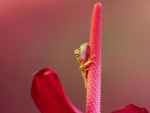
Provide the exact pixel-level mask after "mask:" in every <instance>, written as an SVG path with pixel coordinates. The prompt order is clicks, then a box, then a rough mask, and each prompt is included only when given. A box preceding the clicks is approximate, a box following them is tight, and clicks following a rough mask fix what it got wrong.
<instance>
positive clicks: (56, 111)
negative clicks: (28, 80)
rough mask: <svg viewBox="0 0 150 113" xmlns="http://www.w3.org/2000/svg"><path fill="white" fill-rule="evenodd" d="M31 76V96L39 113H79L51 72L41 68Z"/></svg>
mask: <svg viewBox="0 0 150 113" xmlns="http://www.w3.org/2000/svg"><path fill="white" fill-rule="evenodd" d="M33 75H34V78H33V82H32V87H31V96H32V99H33V100H34V102H35V104H36V106H37V107H38V109H39V110H40V111H41V113H81V111H79V110H78V109H77V108H76V107H75V106H74V105H73V104H72V103H71V102H70V101H69V99H68V98H67V96H66V94H65V92H64V90H63V88H62V85H61V83H60V80H59V78H58V76H57V74H56V73H55V72H54V71H53V70H51V69H49V68H43V69H40V70H39V71H37V72H36V73H34V74H33Z"/></svg>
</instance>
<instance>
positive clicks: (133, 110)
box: [112, 104, 148, 113]
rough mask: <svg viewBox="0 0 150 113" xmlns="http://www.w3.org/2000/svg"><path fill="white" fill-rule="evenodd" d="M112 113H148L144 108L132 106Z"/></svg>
mask: <svg viewBox="0 0 150 113" xmlns="http://www.w3.org/2000/svg"><path fill="white" fill-rule="evenodd" d="M112 113H148V111H147V110H146V109H145V108H139V107H137V106H135V105H133V104H130V105H127V106H126V107H124V108H122V109H119V110H116V111H113V112H112Z"/></svg>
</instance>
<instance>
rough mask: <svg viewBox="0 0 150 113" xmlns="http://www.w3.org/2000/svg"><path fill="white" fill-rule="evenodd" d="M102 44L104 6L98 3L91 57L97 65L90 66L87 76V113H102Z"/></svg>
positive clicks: (91, 32)
mask: <svg viewBox="0 0 150 113" xmlns="http://www.w3.org/2000/svg"><path fill="white" fill-rule="evenodd" d="M101 42H102V5H101V4H100V3H96V4H95V6H94V9H93V14H92V21H91V30H90V43H89V44H90V56H93V55H95V57H94V58H93V59H92V61H93V62H95V64H91V65H90V70H89V72H88V76H87V96H86V113H100V106H101V105H100V99H101V47H102V45H101Z"/></svg>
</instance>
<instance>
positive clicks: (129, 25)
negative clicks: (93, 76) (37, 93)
mask: <svg viewBox="0 0 150 113" xmlns="http://www.w3.org/2000/svg"><path fill="white" fill-rule="evenodd" d="M96 2H97V0H82V1H81V0H76V1H75V0H74V1H70V0H42V1H41V0H21V1H19V0H13V1H12V0H1V1H0V40H1V41H0V51H1V52H0V75H1V77H0V89H1V90H0V113H40V112H39V110H38V108H37V107H36V106H35V104H34V102H33V100H32V98H31V96H30V88H31V83H32V79H33V76H31V73H33V72H35V71H37V70H39V69H40V68H43V67H49V68H52V69H53V70H55V71H56V73H57V74H58V75H59V78H60V80H61V82H62V85H63V87H64V89H65V91H66V93H67V95H68V96H69V98H70V100H71V101H72V103H73V104H75V106H77V108H79V109H80V110H82V111H83V112H85V97H86V96H85V95H86V91H85V88H84V82H83V79H82V76H81V74H80V72H79V70H78V63H77V61H76V59H75V56H74V54H73V51H74V49H76V48H78V47H79V45H80V44H82V43H83V42H88V41H89V33H90V24H91V16H92V10H93V6H94V4H95V3H96ZM99 2H101V3H102V5H103V34H102V35H103V41H102V103H101V105H102V107H101V109H102V113H110V112H111V111H113V110H116V109H119V108H121V107H124V106H126V105H128V104H130V103H132V104H135V105H137V106H139V107H145V108H147V109H148V111H150V88H149V86H150V22H149V20H150V1H149V0H142V1H141V0H130V1H125V0H124V1H123V0H111V1H110V0H109V1H108V0H107V1H106V0H99Z"/></svg>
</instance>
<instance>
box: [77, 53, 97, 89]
mask: <svg viewBox="0 0 150 113" xmlns="http://www.w3.org/2000/svg"><path fill="white" fill-rule="evenodd" d="M93 57H95V55H93V56H92V57H90V58H89V59H88V61H87V62H85V63H84V64H83V65H81V66H80V67H79V70H80V71H81V74H82V76H83V79H84V84H85V88H86V87H87V71H88V70H89V69H90V68H89V65H90V64H92V63H95V62H93V61H92V60H91V59H92V58H93Z"/></svg>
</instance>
